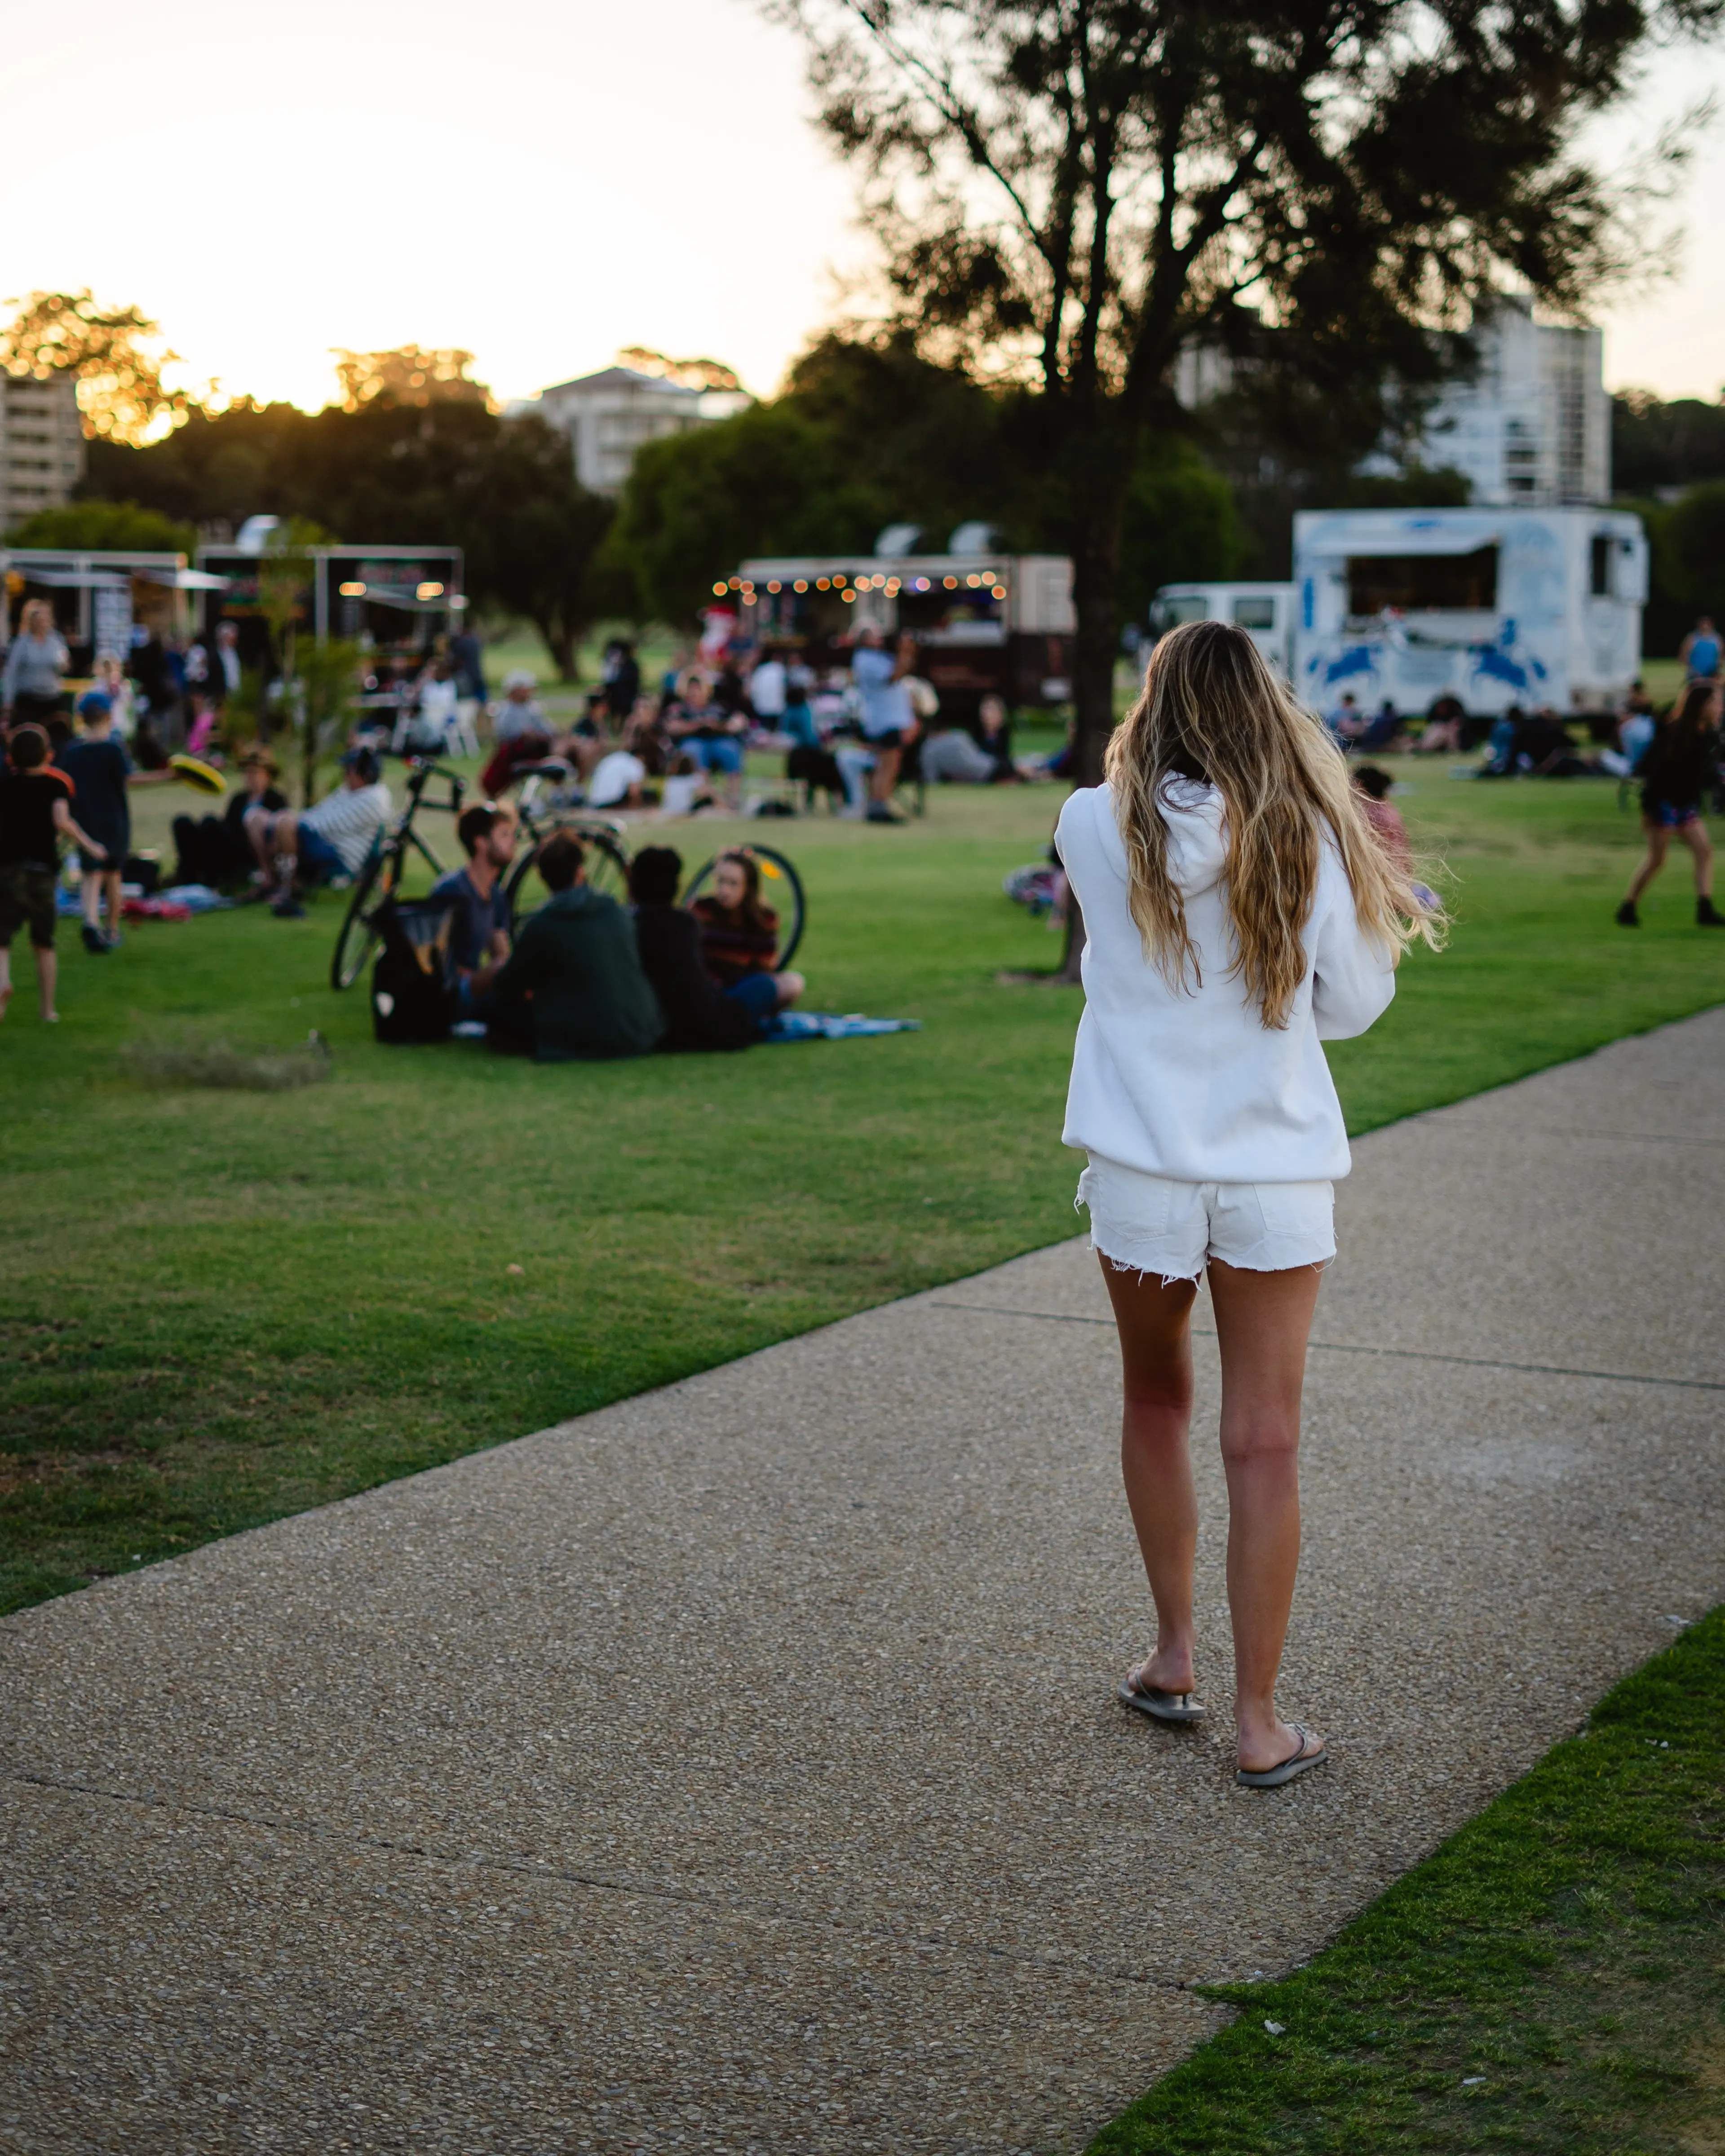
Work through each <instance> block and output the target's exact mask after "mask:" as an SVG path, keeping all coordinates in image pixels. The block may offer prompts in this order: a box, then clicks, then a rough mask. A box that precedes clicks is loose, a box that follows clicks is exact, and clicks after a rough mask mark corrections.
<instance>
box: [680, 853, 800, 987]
mask: <svg viewBox="0 0 1725 2156" xmlns="http://www.w3.org/2000/svg"><path fill="white" fill-rule="evenodd" d="M748 851H749V852H750V853H752V855H754V857H755V859H756V860H757V861H758V862H759V863H760V865H761V901H762V905H765V906H771V907H772V908H773V911H774V912H775V913H776V914H777V915H778V949H777V950H776V951H775V952H773V972H774V973H783V971H784V969H785V968H786V967H787V966H788V965H789V964H790V962H791V961H792V959H793V958H794V957H796V955H797V947H798V945H799V944H800V943H801V942H802V941H803V928H804V927H805V926H806V925H807V921H808V915H809V906H808V901H807V900H806V899H805V898H804V897H803V879H802V877H801V876H799V875H798V874H797V870H796V867H795V865H794V864H793V862H791V861H789V860H787V859H786V858H785V856H784V855H783V854H781V853H779V852H778V850H776V849H775V848H774V847H772V846H751V847H750V848H749V849H748ZM718 864H719V857H718V855H716V854H715V855H713V858H712V859H711V860H710V861H708V862H706V864H705V865H703V866H702V867H701V868H698V869H696V871H695V873H694V875H692V876H691V878H690V879H689V881H688V883H687V885H685V889H684V891H683V896H682V901H681V902H682V904H683V905H685V906H692V905H693V904H694V903H695V901H696V899H697V898H699V897H700V896H701V893H702V892H703V891H705V890H706V887H707V885H709V884H710V883H711V881H712V875H713V870H715V869H716V867H717V866H718Z"/></svg>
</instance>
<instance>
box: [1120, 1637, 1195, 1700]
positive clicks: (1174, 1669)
mask: <svg viewBox="0 0 1725 2156" xmlns="http://www.w3.org/2000/svg"><path fill="white" fill-rule="evenodd" d="M1127 1683H1128V1684H1129V1685H1130V1686H1132V1690H1133V1691H1173V1692H1188V1691H1191V1690H1192V1688H1193V1676H1192V1650H1191V1648H1190V1647H1189V1646H1184V1647H1158V1649H1157V1650H1156V1652H1155V1653H1154V1654H1153V1655H1147V1656H1146V1657H1145V1659H1144V1660H1143V1661H1142V1662H1140V1663H1139V1664H1138V1665H1137V1667H1136V1668H1135V1669H1134V1670H1132V1672H1131V1673H1130V1675H1129V1676H1127Z"/></svg>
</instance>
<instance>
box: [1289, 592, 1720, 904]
mask: <svg viewBox="0 0 1725 2156" xmlns="http://www.w3.org/2000/svg"><path fill="white" fill-rule="evenodd" d="M1680 656H1681V661H1682V665H1683V668H1684V673H1685V676H1686V679H1685V680H1684V684H1683V687H1682V689H1681V692H1680V693H1679V695H1678V696H1677V699H1676V702H1675V703H1674V704H1673V705H1672V706H1671V709H1670V710H1669V711H1666V713H1665V714H1663V715H1662V716H1661V715H1660V714H1659V713H1657V712H1656V711H1655V709H1654V705H1653V700H1652V698H1651V696H1649V695H1648V693H1647V691H1646V690H1645V687H1644V686H1643V685H1642V684H1641V683H1640V681H1637V682H1636V683H1635V685H1634V686H1633V687H1632V688H1631V689H1630V691H1629V692H1628V694H1627V695H1626V696H1625V697H1624V698H1623V700H1622V701H1621V703H1620V705H1619V706H1618V707H1617V708H1616V710H1615V711H1605V712H1595V711H1576V712H1574V714H1572V715H1571V716H1569V717H1568V719H1565V718H1564V717H1563V716H1562V715H1560V714H1559V713H1558V711H1554V710H1553V708H1552V707H1551V706H1549V705H1540V706H1535V707H1534V708H1533V709H1532V710H1524V709H1523V708H1522V706H1519V705H1512V706H1510V707H1509V709H1508V710H1507V711H1503V712H1502V713H1501V714H1499V715H1498V716H1497V717H1495V718H1493V719H1491V720H1490V721H1477V720H1470V719H1469V718H1468V716H1467V714H1466V711H1464V710H1463V707H1462V706H1461V703H1460V701H1458V700H1457V699H1456V698H1455V697H1454V696H1442V697H1440V698H1439V699H1438V700H1437V701H1436V702H1435V704H1434V705H1433V706H1431V709H1430V711H1428V712H1426V713H1425V715H1424V716H1423V718H1422V717H1420V716H1417V715H1414V714H1409V713H1404V712H1399V711H1397V710H1396V708H1395V706H1394V705H1393V704H1391V703H1388V702H1386V703H1385V704H1384V706H1383V707H1382V709H1381V710H1379V711H1378V712H1376V713H1374V714H1372V715H1369V716H1368V714H1367V713H1365V712H1364V711H1362V710H1361V708H1360V706H1359V704H1358V701H1357V699H1356V698H1355V697H1354V696H1353V695H1352V694H1351V693H1344V694H1343V696H1341V697H1340V698H1339V699H1338V700H1337V703H1336V704H1335V705H1334V706H1332V709H1331V710H1330V711H1328V712H1327V713H1326V714H1325V722H1326V724H1327V726H1329V728H1330V731H1331V732H1332V734H1333V735H1334V736H1335V737H1336V739H1337V742H1339V743H1340V744H1341V746H1342V747H1343V749H1344V750H1346V751H1348V752H1349V753H1350V754H1353V753H1357V752H1358V753H1363V752H1380V753H1381V752H1389V753H1400V754H1406V755H1420V754H1432V753H1445V754H1449V755H1455V754H1458V753H1460V752H1462V751H1464V750H1465V749H1466V748H1467V747H1470V746H1471V742H1470V739H1469V735H1470V732H1471V731H1472V730H1475V729H1477V728H1480V727H1481V726H1483V728H1484V732H1485V740H1484V748H1485V754H1484V756H1483V757H1482V758H1481V761H1480V762H1479V763H1478V764H1477V765H1476V766H1474V767H1471V773H1472V775H1473V776H1475V777H1476V778H1488V779H1503V778H1608V779H1612V780H1615V782H1616V783H1618V784H1619V785H1620V787H1623V788H1630V787H1631V786H1633V787H1634V788H1635V789H1636V790H1637V791H1638V793H1639V795H1640V810H1641V824H1642V829H1643V830H1644V831H1645V834H1646V839H1647V845H1646V850H1645V853H1644V855H1642V858H1641V860H1640V863H1639V864H1638V865H1637V867H1636V869H1635V874H1634V875H1633V876H1632V877H1631V878H1630V885H1629V889H1628V891H1626V892H1625V896H1624V898H1623V901H1622V902H1621V904H1620V906H1618V909H1617V915H1616V918H1617V921H1618V923H1619V925H1620V927H1625V928H1639V927H1640V925H1641V916H1640V900H1641V897H1642V896H1643V894H1644V893H1645V891H1646V890H1647V887H1648V885H1650V884H1651V883H1652V881H1653V880H1654V879H1655V878H1656V876H1657V875H1659V873H1660V871H1661V869H1662V868H1663V867H1664V866H1665V864H1666V859H1667V857H1668V855H1669V854H1670V852H1671V842H1672V840H1673V839H1676V840H1677V841H1679V842H1680V843H1681V844H1682V845H1683V846H1684V847H1685V848H1686V850H1688V853H1689V855H1690V856H1691V861H1692V869H1693V873H1694V879H1695V919H1696V925H1697V927H1702V928H1725V914H1722V913H1721V912H1720V911H1719V910H1718V908H1717V906H1715V905H1714V903H1713V850H1712V840H1711V839H1710V838H1709V837H1708V835H1707V825H1706V823H1705V821H1704V820H1703V811H1704V809H1705V808H1707V806H1708V805H1709V804H1711V805H1712V808H1714V809H1715V810H1725V739H1722V717H1725V684H1722V682H1721V679H1720V670H1721V664H1722V659H1725V649H1722V643H1721V639H1720V636H1719V634H1718V631H1717V629H1716V628H1715V626H1714V624H1713V623H1712V620H1711V619H1709V618H1708V617H1707V616H1705V615H1703V616H1702V619H1700V620H1699V621H1697V624H1696V625H1695V627H1694V629H1692V631H1691V632H1690V634H1688V635H1687V636H1686V638H1685V639H1684V640H1683V644H1682V646H1681V654H1680ZM1576 726H1584V727H1585V728H1586V731H1587V732H1588V734H1589V737H1590V739H1589V744H1588V745H1585V746H1584V744H1582V743H1581V742H1578V741H1577V740H1576V738H1575V735H1574V731H1573V729H1574V727H1576ZM1368 768H1369V776H1368V769H1366V768H1363V769H1359V770H1357V771H1356V773H1355V778H1356V782H1357V783H1358V784H1359V785H1360V787H1361V789H1362V790H1363V792H1365V793H1367V795H1368V814H1371V815H1373V817H1374V818H1381V817H1382V816H1384V814H1391V815H1393V814H1394V810H1393V809H1391V808H1390V807H1389V802H1388V799H1387V798H1386V797H1387V795H1388V793H1389V787H1390V781H1389V778H1388V776H1387V774H1386V773H1383V772H1381V771H1378V770H1377V769H1376V768H1375V767H1368Z"/></svg>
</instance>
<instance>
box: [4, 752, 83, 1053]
mask: <svg viewBox="0 0 1725 2156" xmlns="http://www.w3.org/2000/svg"><path fill="white" fill-rule="evenodd" d="M71 802H72V782H71V780H70V779H69V778H67V776H66V774H65V773H64V772H63V771H57V770H56V769H55V768H54V762H53V760H52V758H51V757H50V756H49V742H48V730H47V728H46V727H45V726H37V725H35V724H34V723H33V722H32V721H26V723H25V724H24V725H23V726H14V727H13V730H12V737H11V739H10V741H9V742H8V744H7V755H6V763H5V767H4V768H3V769H0V1018H4V1017H5V1015H6V1006H7V1005H8V1004H9V1003H10V1002H11V1000H12V939H13V937H14V936H15V935H16V934H17V933H18V930H19V929H20V928H23V927H26V926H28V928H29V931H30V944H31V947H32V949H33V951H34V952H35V953H36V992H37V995H38V998H39V1002H40V1004H41V1010H42V1022H43V1024H44V1025H58V1024H59V1015H60V1014H59V1012H58V1011H57V1010H56V1009H54V981H55V977H56V974H57V973H58V970H59V962H58V960H57V958H56V957H55V955H54V913H55V907H54V883H55V880H56V879H57V877H58V876H59V859H60V841H61V839H73V840H74V842H75V843H76V844H78V845H79V846H80V847H82V849H83V850H84V852H85V855H86V856H94V858H95V859H96V860H100V859H101V858H102V851H103V850H102V845H101V842H100V839H93V838H92V837H91V836H90V833H89V832H88V831H86V830H85V829H84V828H83V826H82V825H81V824H80V823H79V822H78V821H77V819H75V818H74V815H73V814H72V808H71Z"/></svg>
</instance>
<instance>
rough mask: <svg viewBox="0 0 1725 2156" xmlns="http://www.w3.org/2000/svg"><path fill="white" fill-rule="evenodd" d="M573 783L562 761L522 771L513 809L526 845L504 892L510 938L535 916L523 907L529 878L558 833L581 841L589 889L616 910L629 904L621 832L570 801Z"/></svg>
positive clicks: (569, 767) (554, 759) (626, 859)
mask: <svg viewBox="0 0 1725 2156" xmlns="http://www.w3.org/2000/svg"><path fill="white" fill-rule="evenodd" d="M573 777H574V767H573V766H572V764H569V763H567V762H564V760H563V759H562V757H546V758H545V760H544V761H543V762H541V763H530V764H527V765H526V766H525V767H523V769H522V774H521V792H520V793H518V794H517V795H516V803H515V808H516V819H517V820H518V822H519V823H520V824H521V830H522V833H523V834H524V835H525V837H526V840H527V843H526V844H525V845H523V846H521V847H520V848H519V849H518V850H517V851H516V860H515V865H514V867H513V868H511V870H510V872H509V875H508V879H507V880H506V882H505V884H504V886H503V891H504V896H506V898H507V899H508V901H509V932H510V935H511V937H514V935H515V934H516V930H517V928H518V927H519V925H520V923H521V921H523V920H524V919H525V918H526V916H528V915H529V914H531V913H534V912H536V911H538V908H537V906H529V905H526V903H525V902H524V900H525V896H526V888H527V875H528V872H529V871H530V870H531V868H532V866H533V864H534V863H535V862H536V860H538V858H539V851H540V849H541V847H542V846H543V845H544V844H545V842H546V840H547V839H549V838H551V837H552V835H553V834H554V833H556V832H558V831H567V832H568V833H569V834H571V835H572V837H574V838H577V839H579V840H580V841H581V844H582V850H583V853H584V854H585V855H586V875H587V880H588V883H589V884H590V885H592V886H593V889H594V890H595V891H603V893H604V894H605V896H607V897H608V898H614V899H615V900H616V901H618V903H619V905H620V906H627V905H628V904H629V843H628V840H627V839H626V838H625V836H624V827H623V825H622V824H619V823H616V822H614V820H613V819H611V818H610V817H608V816H606V815H603V814H601V813H600V812H599V811H598V810H597V809H588V808H583V807H582V806H581V805H580V803H578V802H575V801H571V800H570V799H569V798H568V793H567V781H568V780H570V779H571V778H573ZM541 903H543V901H541Z"/></svg>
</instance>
